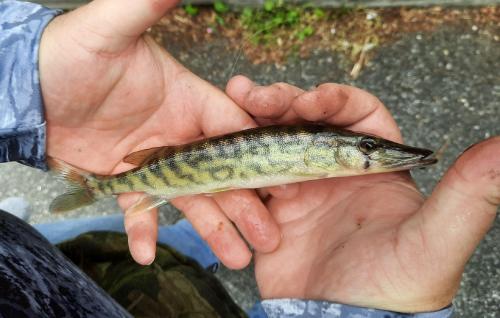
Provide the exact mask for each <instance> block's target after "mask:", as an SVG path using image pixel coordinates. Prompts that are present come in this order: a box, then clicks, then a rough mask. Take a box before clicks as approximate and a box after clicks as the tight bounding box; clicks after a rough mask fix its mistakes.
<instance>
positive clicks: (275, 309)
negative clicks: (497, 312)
mask: <svg viewBox="0 0 500 318" xmlns="http://www.w3.org/2000/svg"><path fill="white" fill-rule="evenodd" d="M261 306H262V308H263V310H264V311H265V312H266V314H267V317H269V318H278V317H279V318H295V317H303V318H306V317H307V318H450V317H452V316H453V309H452V307H451V306H450V307H446V308H444V309H442V310H439V311H435V312H429V313H418V314H403V313H397V312H392V311H385V310H377V309H370V308H363V307H355V306H349V305H343V304H335V303H331V302H327V301H314V300H300V299H272V300H264V301H262V302H261Z"/></svg>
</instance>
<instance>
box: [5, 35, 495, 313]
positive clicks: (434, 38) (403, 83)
mask: <svg viewBox="0 0 500 318" xmlns="http://www.w3.org/2000/svg"><path fill="white" fill-rule="evenodd" d="M481 31H482V30H477V29H470V28H468V27H465V26H454V27H444V28H441V29H439V30H437V31H434V32H430V33H412V34H407V35H406V36H405V37H404V38H402V39H401V40H399V41H397V42H394V43H392V44H388V45H386V46H384V47H381V48H379V49H378V50H377V52H376V55H375V57H374V58H373V59H372V60H371V62H370V64H369V65H368V66H367V67H365V68H364V69H363V71H362V72H361V75H360V76H359V77H358V78H357V79H356V80H352V79H351V78H350V77H349V75H348V72H349V68H350V62H349V61H347V60H345V59H344V58H342V57H341V56H337V55H332V54H331V53H327V52H322V51H317V52H313V54H312V55H311V56H310V57H309V58H308V59H300V60H298V59H291V60H290V61H289V62H288V63H287V64H286V65H284V66H277V65H274V64H269V65H267V64H261V65H253V64H252V63H250V62H249V61H248V60H246V59H245V58H244V57H242V58H241V59H240V60H239V62H238V63H237V67H236V72H235V74H245V75H247V76H249V77H250V78H252V79H254V80H255V81H257V82H258V83H261V84H268V83H273V82H276V81H285V82H289V83H292V84H295V85H298V86H300V87H302V88H305V89H308V88H311V87H314V86H315V85H317V84H319V83H324V82H337V83H347V84H352V85H355V86H358V87H361V88H363V89H366V90H368V91H370V92H371V93H373V94H374V95H376V96H378V97H379V98H380V99H381V100H382V101H383V102H384V103H385V105H386V106H387V107H388V108H389V109H390V111H391V112H392V113H393V114H394V117H395V118H396V121H397V123H398V124H399V126H400V128H401V130H402V132H403V135H404V138H405V141H406V143H407V144H410V145H414V146H421V147H426V148H430V149H439V148H440V147H441V146H443V145H444V144H445V145H447V146H446V147H445V150H444V153H443V158H442V160H441V161H440V162H439V163H438V164H437V165H436V166H434V167H432V168H428V169H424V170H418V171H415V172H414V173H413V175H414V177H415V179H416V181H417V184H418V186H419V188H420V189H421V190H422V191H423V192H424V193H425V194H429V193H430V192H431V191H432V189H433V187H434V186H435V184H436V183H437V182H438V180H439V179H440V177H441V176H442V175H443V173H444V172H445V171H446V170H447V168H448V167H449V166H450V165H451V164H452V163H453V161H454V160H455V159H456V158H457V156H459V155H460V153H461V152H462V151H463V150H464V149H465V148H467V147H468V146H469V145H471V144H474V143H476V142H478V141H480V140H483V139H485V138H489V137H491V136H495V135H500V42H498V41H495V40H494V39H493V38H492V37H491V36H488V35H485V34H482V32H481ZM166 42H168V39H167V41H166ZM167 47H168V49H169V51H171V52H172V54H173V55H174V56H176V57H177V58H178V59H179V60H180V61H181V62H182V63H183V64H185V65H186V66H188V67H189V68H190V69H191V70H193V72H195V73H196V74H198V75H199V76H201V77H203V78H205V79H207V80H208V81H210V82H212V83H214V84H216V85H218V86H220V87H223V86H224V85H225V83H226V82H227V80H228V79H229V76H230V70H231V68H232V67H231V66H232V64H233V62H234V58H235V56H236V54H237V52H236V51H235V50H232V49H228V48H227V43H226V42H225V41H224V40H222V39H219V40H214V41H212V42H210V43H198V44H196V45H193V46H192V47H190V48H189V49H186V48H185V47H176V46H175V44H173V45H172V44H170V45H167ZM62 190H63V187H62V186H61V185H60V184H58V183H57V182H56V180H55V179H54V178H51V177H50V176H49V175H48V174H45V173H42V172H39V171H36V170H33V169H30V168H27V167H23V166H21V165H18V164H15V163H9V164H2V165H0V200H1V199H3V198H5V197H9V196H22V197H24V198H26V199H27V200H28V201H30V203H31V204H32V207H33V211H34V213H33V215H32V217H31V219H30V222H31V223H39V222H47V221H50V220H54V219H59V218H66V217H78V216H89V215H102V214H109V213H116V211H118V208H117V206H116V204H115V203H114V202H113V201H112V200H106V201H103V202H100V203H99V204H97V205H94V206H92V207H90V208H86V209H83V210H80V211H77V212H72V213H69V214H67V215H64V216H62V215H51V214H49V213H48V212H47V207H48V204H49V202H50V201H51V200H52V199H53V198H54V197H55V196H56V195H57V194H58V193H61V191H62ZM178 217H179V215H178V213H177V212H175V211H173V210H172V209H171V208H165V209H162V213H161V220H162V223H164V224H166V223H168V222H172V221H173V220H175V219H177V218H178ZM218 275H219V277H221V279H222V280H223V281H224V283H225V285H226V286H227V287H228V288H229V289H230V291H231V293H232V294H233V296H234V297H235V299H236V300H237V301H238V302H239V303H240V304H241V305H242V306H243V307H249V306H250V305H251V304H252V303H253V302H254V301H255V300H257V299H258V293H257V290H256V287H255V282H254V279H253V275H252V273H251V270H246V271H243V272H232V271H228V270H226V269H221V270H220V272H219V274H218ZM454 304H455V306H456V309H457V317H462V318H475V317H477V318H494V317H495V318H498V317H500V219H499V217H497V219H496V222H495V224H494V226H493V228H492V229H491V230H490V231H489V233H488V235H487V236H486V238H485V239H484V240H483V242H482V243H481V244H480V246H479V248H478V249H477V250H476V252H475V254H474V256H473V257H472V258H471V260H470V261H469V263H468V265H467V267H466V271H465V274H464V277H463V281H462V284H461V288H460V292H459V294H458V296H457V298H456V299H455V301H454Z"/></svg>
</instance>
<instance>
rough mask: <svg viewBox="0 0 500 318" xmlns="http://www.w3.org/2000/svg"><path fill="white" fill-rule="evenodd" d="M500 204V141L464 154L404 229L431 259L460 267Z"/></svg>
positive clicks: (495, 139)
mask: <svg viewBox="0 0 500 318" xmlns="http://www.w3.org/2000/svg"><path fill="white" fill-rule="evenodd" d="M499 204H500V137H495V138H492V139H489V140H487V141H484V142H482V143H480V144H478V145H476V146H474V147H472V148H471V149H469V150H468V151H466V152H465V153H464V154H463V155H462V156H461V157H460V158H459V159H458V160H457V161H456V162H455V164H454V165H453V166H452V167H451V168H450V169H449V170H448V172H447V173H446V175H445V176H444V177H443V179H442V180H441V182H440V183H439V184H438V186H437V187H436V189H435V190H434V192H433V193H432V195H431V196H430V197H429V199H428V200H427V201H426V202H425V204H424V205H423V207H422V209H421V211H420V212H419V213H418V214H416V215H415V216H414V217H413V218H412V219H410V220H409V221H408V224H407V225H406V226H408V227H413V228H415V229H418V230H419V231H421V236H422V237H423V238H424V239H425V242H426V245H427V247H428V248H429V249H430V250H431V252H432V253H433V254H434V255H440V256H444V257H445V258H446V262H448V264H450V266H460V267H461V266H463V265H465V263H466V262H467V260H468V258H469V257H470V256H471V255H472V252H473V251H474V249H475V248H476V246H477V245H478V244H479V242H480V240H481V239H482V238H483V236H484V235H485V234H486V232H487V231H488V229H489V228H490V227H491V225H492V223H493V221H494V219H495V216H496V211H497V207H498V205H499Z"/></svg>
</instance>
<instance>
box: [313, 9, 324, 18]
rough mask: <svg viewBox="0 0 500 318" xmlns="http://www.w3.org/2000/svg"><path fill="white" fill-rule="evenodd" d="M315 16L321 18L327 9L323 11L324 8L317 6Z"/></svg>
mask: <svg viewBox="0 0 500 318" xmlns="http://www.w3.org/2000/svg"><path fill="white" fill-rule="evenodd" d="M314 16H315V17H316V18H318V19H321V18H323V17H324V16H325V11H323V10H322V9H320V8H315V9H314Z"/></svg>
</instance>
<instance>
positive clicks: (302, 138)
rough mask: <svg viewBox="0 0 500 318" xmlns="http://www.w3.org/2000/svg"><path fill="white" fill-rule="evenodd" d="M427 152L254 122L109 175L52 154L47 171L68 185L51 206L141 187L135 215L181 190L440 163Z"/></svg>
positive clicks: (334, 131)
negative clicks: (91, 170) (82, 168)
mask: <svg viewBox="0 0 500 318" xmlns="http://www.w3.org/2000/svg"><path fill="white" fill-rule="evenodd" d="M432 153H433V152H432V151H430V150H427V149H421V148H415V147H410V146H406V145H402V144H398V143H395V142H392V141H389V140H385V139H382V138H380V137H377V136H372V135H367V134H363V133H357V132H352V131H348V130H344V129H339V128H334V127H330V126H323V125H300V126H269V127H259V128H253V129H248V130H243V131H239V132H235V133H232V134H227V135H223V136H218V137H212V138H208V139H205V140H200V141H195V142H193V143H190V144H185V145H178V146H166V147H158V148H151V149H145V150H141V151H138V152H134V153H132V154H130V155H128V156H127V157H125V158H124V159H123V161H124V162H127V163H131V164H135V165H137V167H136V168H134V169H132V170H129V171H126V172H123V173H119V174H116V175H111V176H103V175H95V174H91V173H89V172H86V171H83V170H80V169H78V168H74V167H71V166H70V165H68V164H66V163H65V162H62V161H60V160H57V159H50V160H49V165H50V166H51V168H52V169H54V170H56V171H57V172H59V174H60V175H61V176H62V177H63V178H64V179H65V180H66V181H67V182H69V185H70V187H69V189H68V192H67V193H65V194H62V195H60V196H59V197H57V198H56V199H55V200H54V201H53V202H52V204H51V206H50V210H51V211H53V212H63V211H68V210H72V209H76V208H79V207H82V206H86V205H89V204H92V203H93V202H95V201H96V200H97V199H99V198H102V197H105V196H110V195H116V194H120V193H126V192H143V193H145V194H147V195H146V196H144V197H143V199H142V200H141V201H139V202H137V203H136V204H135V205H134V206H133V207H132V208H131V209H130V210H129V211H130V212H138V211H144V210H149V209H151V208H154V207H157V206H160V205H162V204H164V203H166V202H167V200H169V199H172V198H175V197H179V196H184V195H192V194H200V193H205V194H209V193H216V192H221V191H226V190H230V189H242V188H260V187H266V186H274V185H280V184H287V183H293V182H300V181H307V180H314V179H322V178H330V177H341V176H354V175H362V174H370V173H380V172H390V171H398V170H408V169H411V168H416V167H424V166H428V165H431V164H434V163H436V162H437V160H436V159H435V158H433V157H432V156H431V155H432ZM129 211H127V212H129Z"/></svg>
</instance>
